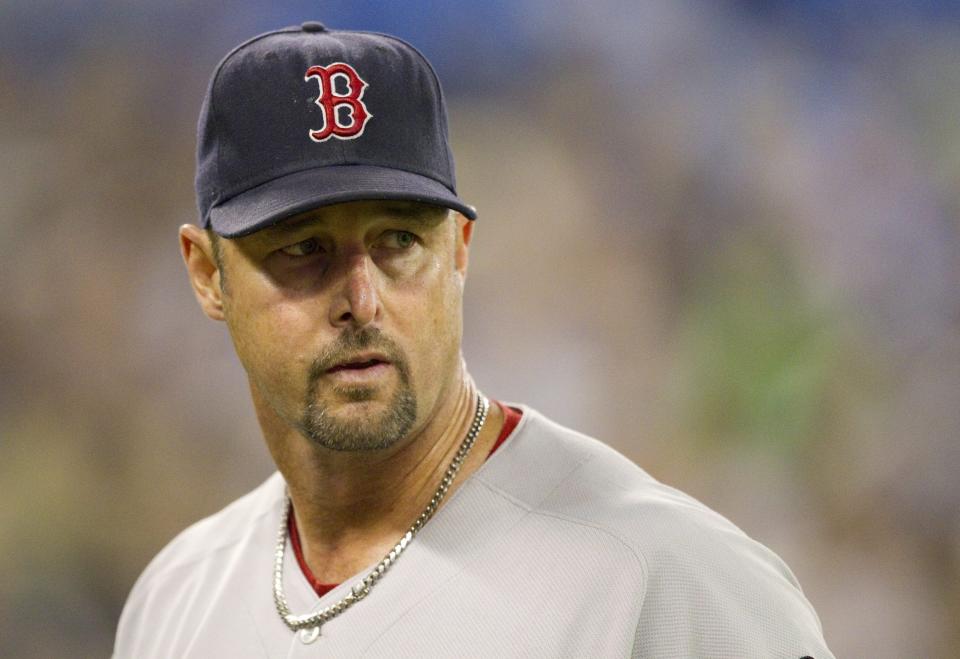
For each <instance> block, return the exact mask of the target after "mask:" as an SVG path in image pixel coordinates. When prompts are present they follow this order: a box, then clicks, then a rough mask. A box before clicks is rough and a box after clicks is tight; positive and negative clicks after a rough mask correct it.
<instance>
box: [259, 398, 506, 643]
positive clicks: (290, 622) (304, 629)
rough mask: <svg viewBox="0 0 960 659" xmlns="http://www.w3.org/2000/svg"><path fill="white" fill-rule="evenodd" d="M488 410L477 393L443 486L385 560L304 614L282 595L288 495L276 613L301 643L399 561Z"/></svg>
mask: <svg viewBox="0 0 960 659" xmlns="http://www.w3.org/2000/svg"><path fill="white" fill-rule="evenodd" d="M489 409H490V402H489V401H488V400H487V398H486V397H485V396H484V395H483V394H481V393H479V392H478V393H477V411H476V412H475V413H474V415H473V423H471V424H470V430H469V431H467V436H466V437H464V439H463V443H462V444H460V448H459V450H457V454H456V455H455V456H453V460H451V461H450V466H448V467H447V471H446V473H445V474H444V475H443V480H441V481H440V487H438V488H437V491H436V492H434V493H433V498H431V499H430V503H428V504H427V507H426V508H425V509H424V511H423V512H422V513H420V516H419V517H417V521H415V522H414V523H413V526H411V527H410V529H409V530H408V531H407V532H406V533H405V534H404V536H403V537H402V538H400V541H399V542H398V543H397V544H396V545H395V546H394V548H393V549H391V550H390V553H389V554H387V555H386V556H384V557H383V559H382V560H381V561H380V562H379V563H377V565H376V567H374V568H373V569H372V570H370V572H369V573H367V576H365V577H364V578H363V579H361V580H360V581H358V582H357V583H356V584H354V586H353V587H352V588H351V589H350V592H349V593H347V594H346V595H345V596H344V597H342V598H341V599H340V601H339V602H337V603H336V604H331V605H330V606H328V607H325V608H323V609H321V610H319V611H317V612H316V613H311V614H308V615H302V616H297V615H294V614H293V613H291V612H290V606H289V605H288V604H287V598H286V597H285V596H284V594H283V556H284V554H285V553H286V547H287V521H288V518H289V515H290V510H291V508H292V505H291V503H290V500H289V496H288V498H287V502H286V505H285V506H284V508H283V514H282V515H281V519H280V531H279V532H278V533H277V549H276V552H275V555H274V562H273V601H274V603H275V604H276V605H277V613H279V614H280V617H281V618H283V622H284V623H286V625H287V627H289V628H290V630H291V631H293V632H299V634H300V640H301V641H302V642H304V643H313V642H314V641H315V640H317V637H319V636H320V627H321V626H322V625H323V623H325V622H327V621H328V620H331V619H332V618H336V617H337V616H338V615H340V614H341V613H343V612H344V611H346V610H347V609H349V608H350V607H351V606H353V605H354V604H356V603H357V602H359V601H360V600H362V599H363V598H364V597H366V596H367V595H368V594H370V589H371V588H373V586H374V584H376V583H377V581H379V580H380V577H382V576H383V574H384V573H385V572H386V571H387V569H388V568H389V567H390V566H391V565H393V564H394V563H395V562H396V560H397V558H399V556H400V553H401V552H402V551H403V550H404V549H406V548H407V545H408V544H410V541H411V540H413V538H414V536H416V535H417V533H419V532H420V530H421V529H422V528H423V526H424V525H425V524H426V523H427V522H428V521H430V518H431V517H433V514H434V513H435V512H436V511H437V507H438V506H439V505H440V502H441V501H442V500H443V497H444V496H445V495H446V494H447V490H449V489H450V484H451V483H453V479H454V478H456V476H457V472H458V471H460V467H462V466H463V462H464V460H465V459H466V457H467V454H468V453H469V452H470V449H471V448H473V444H474V442H476V441H477V435H479V434H480V429H481V428H482V427H483V422H484V421H486V419H487V411H488V410H489Z"/></svg>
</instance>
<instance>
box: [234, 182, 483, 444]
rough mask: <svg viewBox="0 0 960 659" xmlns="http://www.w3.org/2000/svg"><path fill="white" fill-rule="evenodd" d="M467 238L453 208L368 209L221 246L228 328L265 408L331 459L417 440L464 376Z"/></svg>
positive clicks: (404, 205)
mask: <svg viewBox="0 0 960 659" xmlns="http://www.w3.org/2000/svg"><path fill="white" fill-rule="evenodd" d="M469 236H470V228H469V227H467V226H466V220H463V219H462V218H454V217H453V214H452V213H448V212H447V211H446V210H445V209H439V208H436V207H432V206H427V205H423V204H415V203H411V202H380V201H368V202H351V203H345V204H338V205H335V206H329V207H326V208H321V209H317V210H315V211H311V212H309V213H305V214H303V215H299V216H296V217H294V218H291V219H290V220H287V221H284V222H283V223H281V224H279V225H277V226H275V227H271V228H268V229H264V230H262V231H258V232H257V233H255V234H252V235H250V236H246V237H242V238H237V239H234V240H224V239H221V240H220V242H221V254H222V269H223V270H225V272H224V273H222V276H224V275H225V277H226V279H227V280H229V285H228V286H225V287H224V290H223V316H224V318H225V320H226V322H227V325H228V327H229V330H230V335H231V337H232V338H233V342H234V346H235V347H236V350H237V354H238V356H239V358H240V361H241V362H242V364H243V366H244V368H245V369H246V371H247V374H248V376H249V378H250V381H251V385H252V387H253V388H254V389H255V391H254V397H255V398H256V399H259V401H261V404H265V405H266V406H267V407H268V408H269V410H268V412H270V413H272V414H273V415H275V416H276V417H277V418H279V419H280V420H282V421H283V422H285V423H286V424H287V425H289V426H290V427H293V428H296V429H297V430H299V431H300V432H301V434H303V435H304V436H306V437H308V438H310V439H312V440H313V441H315V442H317V443H319V444H320V445H322V446H325V447H327V448H331V449H336V450H350V451H356V450H374V449H380V448H386V447H389V446H391V445H393V444H394V443H395V442H397V441H398V440H400V439H402V438H403V437H405V436H407V435H408V434H409V433H410V432H411V431H414V430H416V428H417V427H418V424H422V423H424V422H425V421H426V420H427V419H428V418H429V417H430V416H431V413H432V412H433V411H434V410H435V408H436V407H437V406H438V404H439V403H440V401H442V399H443V395H444V393H445V392H447V391H449V388H450V387H451V385H452V384H453V382H454V381H455V377H456V376H457V375H458V373H459V372H460V371H459V369H460V342H461V337H462V296H463V281H464V276H465V273H466V247H467V242H468V241H469ZM262 412H263V410H261V414H262Z"/></svg>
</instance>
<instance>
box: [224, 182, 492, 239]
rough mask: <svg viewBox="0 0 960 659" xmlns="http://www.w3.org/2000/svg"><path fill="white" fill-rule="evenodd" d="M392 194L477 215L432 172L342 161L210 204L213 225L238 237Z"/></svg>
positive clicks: (469, 216)
mask: <svg viewBox="0 0 960 659" xmlns="http://www.w3.org/2000/svg"><path fill="white" fill-rule="evenodd" d="M392 199H402V200H405V201H419V202H422V203H425V204H433V205H435V206H444V207H446V208H452V209H453V210H455V211H459V212H460V213H463V214H464V215H465V216H466V217H468V218H469V219H471V220H475V219H477V211H476V209H475V208H474V207H473V206H470V205H468V204H465V203H463V201H461V200H460V198H459V197H457V195H455V194H454V193H453V192H451V191H450V190H449V188H447V187H446V186H445V185H443V184H442V183H440V182H438V181H435V180H434V179H432V178H428V177H426V176H421V175H419V174H414V173H412V172H407V171H403V170H398V169H390V168H387V167H373V166H370V165H339V166H336V167H322V168H318V169H310V170H306V171H302V172H296V173H294V174H288V175H287V176H282V177H280V178H278V179H274V180H272V181H268V182H267V183H264V184H263V185H258V186H257V187H255V188H251V189H250V190H247V191H246V192H242V193H240V194H238V195H236V196H235V197H232V198H230V199H228V200H227V201H225V202H223V203H221V204H217V205H216V206H214V207H213V208H211V209H210V215H209V226H210V228H212V229H213V230H214V231H215V232H216V233H217V234H218V235H221V236H223V237H224V238H237V237H239V236H244V235H247V234H250V233H253V232H254V231H259V230H260V229H263V228H265V227H268V226H271V225H273V224H276V223H278V222H280V221H282V220H285V219H287V218H289V217H291V216H293V215H297V214H299V213H303V212H306V211H309V210H312V209H314V208H320V207H321V206H329V205H331V204H341V203H344V202H347V201H366V200H370V201H372V200H392Z"/></svg>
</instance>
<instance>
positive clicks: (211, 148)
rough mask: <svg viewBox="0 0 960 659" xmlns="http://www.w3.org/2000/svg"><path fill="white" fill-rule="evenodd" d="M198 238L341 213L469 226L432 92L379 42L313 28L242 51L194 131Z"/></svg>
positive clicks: (221, 67) (261, 39)
mask: <svg viewBox="0 0 960 659" xmlns="http://www.w3.org/2000/svg"><path fill="white" fill-rule="evenodd" d="M197 133H198V134H197V176H196V189H197V204H198V206H199V209H200V221H201V225H202V226H203V227H204V228H212V229H213V230H214V231H215V232H216V233H217V234H219V235H221V236H224V237H227V238H233V237H238V236H243V235H246V234H249V233H253V232H255V231H258V230H260V229H262V228H264V227H267V226H270V225H272V224H276V223H278V222H280V221H282V220H283V219H285V218H288V217H290V216H292V215H296V214H298V213H302V212H304V211H307V210H310V209H313V208H318V207H320V206H326V205H330V204H336V203H342V202H347V201H360V200H391V199H399V200H409V201H419V202H423V203H428V204H434V205H438V206H444V207H446V208H452V209H454V210H457V211H459V212H461V213H463V214H464V215H465V216H466V217H468V218H470V219H471V220H473V219H476V217H477V213H476V209H474V208H473V207H472V206H470V205H468V204H466V203H464V202H463V201H462V200H461V199H460V198H459V197H458V196H457V192H456V179H455V174H454V163H453V154H452V152H451V150H450V145H449V143H448V137H447V116H446V107H445V104H444V100H443V92H442V91H441V89H440V81H439V80H438V79H437V75H436V73H435V72H434V70H433V67H431V66H430V63H429V62H428V61H427V60H426V58H425V57H424V56H423V55H422V54H420V52H419V51H417V50H416V49H415V48H414V47H413V46H411V45H409V44H408V43H406V42H404V41H402V40H400V39H398V38H396V37H393V36H390V35H386V34H380V33H373V32H354V31H346V30H332V29H328V28H327V27H325V26H324V25H323V24H321V23H318V22H313V21H311V22H307V23H303V24H302V25H300V26H295V27H287V28H283V29H280V30H275V31H273V32H268V33H266V34H261V35H259V36H256V37H254V38H252V39H250V40H248V41H245V42H244V43H242V44H240V45H239V46H237V47H236V48H234V49H233V50H232V51H230V52H229V53H228V54H227V55H226V57H224V58H223V59H222V60H221V61H220V63H219V64H218V65H217V68H216V69H215V70H214V73H213V76H212V77H211V79H210V84H209V86H208V88H207V94H206V97H205V98H204V102H203V107H202V109H201V111H200V121H199V125H198V128H197Z"/></svg>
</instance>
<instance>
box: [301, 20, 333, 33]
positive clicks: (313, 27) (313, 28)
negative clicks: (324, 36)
mask: <svg viewBox="0 0 960 659" xmlns="http://www.w3.org/2000/svg"><path fill="white" fill-rule="evenodd" d="M300 29H301V30H303V31H304V32H326V31H327V26H326V25H324V24H323V23H321V22H320V21H306V22H304V23H301V24H300Z"/></svg>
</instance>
